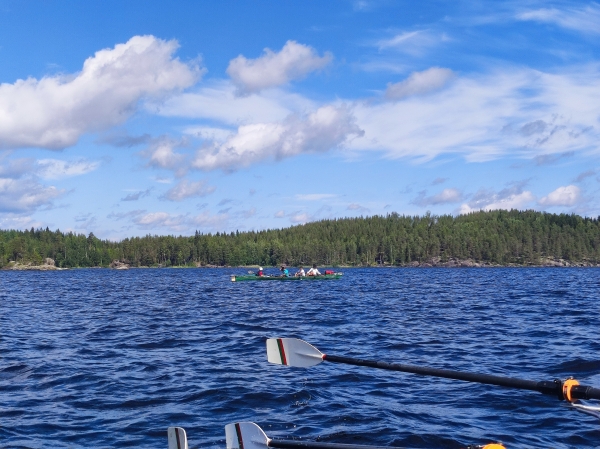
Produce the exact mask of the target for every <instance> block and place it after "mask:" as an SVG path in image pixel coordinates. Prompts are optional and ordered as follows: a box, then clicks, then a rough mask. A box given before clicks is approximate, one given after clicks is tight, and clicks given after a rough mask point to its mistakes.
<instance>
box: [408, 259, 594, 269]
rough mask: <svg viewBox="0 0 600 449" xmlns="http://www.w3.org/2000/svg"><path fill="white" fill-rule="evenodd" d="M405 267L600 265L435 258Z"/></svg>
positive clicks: (555, 260) (565, 261)
mask: <svg viewBox="0 0 600 449" xmlns="http://www.w3.org/2000/svg"><path fill="white" fill-rule="evenodd" d="M402 266H404V267H421V268H432V267H440V268H485V267H489V268H493V267H496V268H500V267H520V268H523V267H599V266H600V264H596V263H592V262H588V261H577V262H571V261H568V260H564V259H551V258H542V259H540V261H539V263H537V264H531V263H530V264H517V263H509V264H495V263H492V262H477V261H475V260H473V259H454V258H449V259H448V260H445V261H442V259H441V257H433V258H431V259H428V260H425V261H422V262H417V261H415V262H411V263H408V264H405V265H402Z"/></svg>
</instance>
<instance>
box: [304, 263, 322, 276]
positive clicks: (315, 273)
mask: <svg viewBox="0 0 600 449" xmlns="http://www.w3.org/2000/svg"><path fill="white" fill-rule="evenodd" d="M306 275H307V276H321V272H320V271H319V270H317V264H316V263H313V266H312V268H311V269H310V270H308V273H306Z"/></svg>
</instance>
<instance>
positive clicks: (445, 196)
mask: <svg viewBox="0 0 600 449" xmlns="http://www.w3.org/2000/svg"><path fill="white" fill-rule="evenodd" d="M462 200H463V194H462V193H461V192H460V190H458V189H452V188H450V189H444V190H442V191H441V192H440V193H438V194H437V195H432V196H427V195H426V192H425V191H423V192H419V194H418V195H417V197H416V198H415V199H414V200H413V201H411V203H413V204H416V205H417V206H430V205H434V206H435V205H438V204H451V203H458V202H460V201H462Z"/></svg>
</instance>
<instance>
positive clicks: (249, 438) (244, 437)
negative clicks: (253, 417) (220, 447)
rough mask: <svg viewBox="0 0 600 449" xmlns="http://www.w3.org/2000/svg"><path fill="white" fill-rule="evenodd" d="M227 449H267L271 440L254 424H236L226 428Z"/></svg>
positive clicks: (228, 425)
mask: <svg viewBox="0 0 600 449" xmlns="http://www.w3.org/2000/svg"><path fill="white" fill-rule="evenodd" d="M225 441H226V444H227V449H266V448H267V446H268V445H269V438H267V435H265V433H264V432H263V430H262V429H261V428H260V427H258V426H257V425H256V424H254V423H253V422H236V423H234V424H227V425H226V426H225Z"/></svg>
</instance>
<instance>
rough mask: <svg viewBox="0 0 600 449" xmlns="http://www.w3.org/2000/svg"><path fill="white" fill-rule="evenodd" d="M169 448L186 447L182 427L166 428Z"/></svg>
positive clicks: (179, 448) (178, 448)
mask: <svg viewBox="0 0 600 449" xmlns="http://www.w3.org/2000/svg"><path fill="white" fill-rule="evenodd" d="M167 438H168V441H169V449H188V444H187V435H186V434H185V430H183V428H182V427H169V428H168V429H167Z"/></svg>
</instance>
